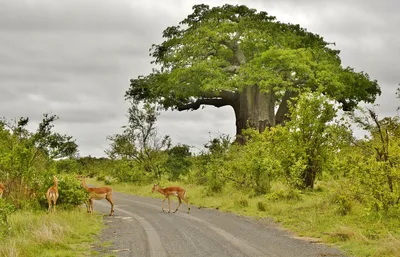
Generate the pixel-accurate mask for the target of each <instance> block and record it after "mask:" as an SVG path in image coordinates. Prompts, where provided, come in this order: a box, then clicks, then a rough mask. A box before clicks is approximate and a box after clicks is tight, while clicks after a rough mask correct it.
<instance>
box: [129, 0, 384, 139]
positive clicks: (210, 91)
mask: <svg viewBox="0 0 400 257" xmlns="http://www.w3.org/2000/svg"><path fill="white" fill-rule="evenodd" d="M163 37H164V39H165V41H164V42H162V43H161V44H158V45H153V46H152V48H151V53H150V55H151V56H152V57H153V58H154V61H153V63H154V64H155V65H156V68H154V70H153V72H152V73H151V74H149V75H147V76H139V77H138V78H136V79H132V80H131V85H130V88H129V90H128V91H127V92H126V97H127V98H128V99H133V100H135V101H141V100H144V101H148V102H157V103H159V104H160V105H161V106H162V107H164V108H172V109H178V110H188V109H192V110H196V109H198V108H199V107H200V106H201V105H213V106H216V107H221V106H232V107H233V109H234V111H235V115H236V125H237V133H238V134H240V133H241V130H242V129H244V128H246V126H247V125H248V124H250V126H251V127H254V128H257V129H259V130H260V131H263V130H264V129H265V128H266V127H268V126H274V125H275V124H282V123H284V122H285V119H286V117H287V116H286V115H287V114H288V112H289V108H288V100H289V99H291V98H292V97H294V96H296V95H298V94H299V93H300V92H304V91H305V90H311V91H314V90H316V89H318V88H322V90H323V93H324V94H325V95H327V96H329V97H330V98H331V99H335V100H336V101H338V102H340V103H341V104H342V105H343V109H344V110H352V109H353V108H354V107H355V106H356V105H357V104H358V103H359V102H360V101H366V102H374V100H375V97H376V95H378V94H380V88H379V86H378V84H377V82H376V81H375V80H371V79H370V78H369V76H368V74H366V73H364V72H356V71H355V70H354V69H353V68H351V67H343V66H342V65H341V61H340V58H339V51H338V50H335V49H333V48H331V47H330V45H331V44H330V43H329V42H326V41H324V39H323V38H322V37H321V36H319V35H317V34H313V33H311V32H308V31H307V30H306V29H304V28H301V27H300V26H299V25H294V24H287V23H282V22H279V21H277V20H276V18H275V17H273V16H269V15H268V14H267V13H266V12H264V11H260V12H257V11H256V10H255V9H250V8H248V7H246V6H243V5H237V6H233V5H229V4H226V5H223V6H220V7H213V8H210V7H209V6H208V5H204V4H200V5H195V6H193V13H192V14H190V15H188V16H187V17H186V18H185V19H183V20H182V21H181V22H180V23H179V25H178V26H171V27H168V28H166V29H165V30H164V32H163Z"/></svg>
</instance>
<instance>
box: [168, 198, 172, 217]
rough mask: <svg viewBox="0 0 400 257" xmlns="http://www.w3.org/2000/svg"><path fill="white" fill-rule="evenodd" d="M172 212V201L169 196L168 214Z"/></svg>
mask: <svg viewBox="0 0 400 257" xmlns="http://www.w3.org/2000/svg"><path fill="white" fill-rule="evenodd" d="M170 212H171V199H170V198H169V196H168V213H170Z"/></svg>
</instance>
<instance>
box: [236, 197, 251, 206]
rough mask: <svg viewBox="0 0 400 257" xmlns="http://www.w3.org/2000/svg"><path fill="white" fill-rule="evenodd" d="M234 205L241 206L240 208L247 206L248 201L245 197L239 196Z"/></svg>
mask: <svg viewBox="0 0 400 257" xmlns="http://www.w3.org/2000/svg"><path fill="white" fill-rule="evenodd" d="M234 203H235V206H238V207H241V208H245V207H249V201H248V200H247V199H245V198H240V199H237V200H235V201H234Z"/></svg>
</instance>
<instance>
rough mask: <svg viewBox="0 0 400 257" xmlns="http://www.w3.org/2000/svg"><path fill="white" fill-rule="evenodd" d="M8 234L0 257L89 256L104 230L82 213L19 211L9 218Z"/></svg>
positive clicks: (95, 218) (93, 217) (99, 222)
mask: <svg viewBox="0 0 400 257" xmlns="http://www.w3.org/2000/svg"><path fill="white" fill-rule="evenodd" d="M9 226H10V229H9V232H8V235H7V236H6V237H4V238H3V239H2V240H0V256H1V257H3V256H4V257H6V256H7V257H11V256H24V257H30V256H32V257H33V256H35V257H36V256H43V257H45V256H52V257H55V256H62V257H68V256H71V257H75V256H90V255H91V254H93V252H92V250H90V245H91V244H92V243H93V242H95V240H96V235H98V234H99V233H100V231H101V228H102V226H103V222H102V217H101V216H99V215H88V214H87V213H86V211H84V210H80V209H77V210H74V211H63V210H57V213H55V214H54V213H50V214H47V213H46V212H42V211H40V212H28V211H20V212H16V213H14V214H12V215H10V216H9Z"/></svg>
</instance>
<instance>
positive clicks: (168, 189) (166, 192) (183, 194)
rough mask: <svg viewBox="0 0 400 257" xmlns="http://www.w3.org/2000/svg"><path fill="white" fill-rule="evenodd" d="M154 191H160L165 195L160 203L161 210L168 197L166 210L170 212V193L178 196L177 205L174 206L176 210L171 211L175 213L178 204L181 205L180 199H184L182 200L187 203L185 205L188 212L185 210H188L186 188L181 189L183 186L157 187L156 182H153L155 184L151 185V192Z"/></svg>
mask: <svg viewBox="0 0 400 257" xmlns="http://www.w3.org/2000/svg"><path fill="white" fill-rule="evenodd" d="M154 191H158V192H160V193H161V194H162V195H164V196H165V198H164V200H163V201H162V204H161V208H162V211H163V212H164V202H165V200H166V199H168V209H169V211H168V212H171V202H170V196H171V195H173V196H176V197H178V200H179V204H178V207H176V210H175V211H174V212H173V213H175V212H177V211H178V208H179V206H180V205H181V203H182V200H184V201H185V202H186V204H187V207H188V212H187V213H189V212H190V207H189V200H188V199H187V198H186V190H185V189H183V188H181V187H166V188H161V187H159V186H158V185H157V184H155V185H154V186H153V188H152V190H151V192H153V193H154Z"/></svg>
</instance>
